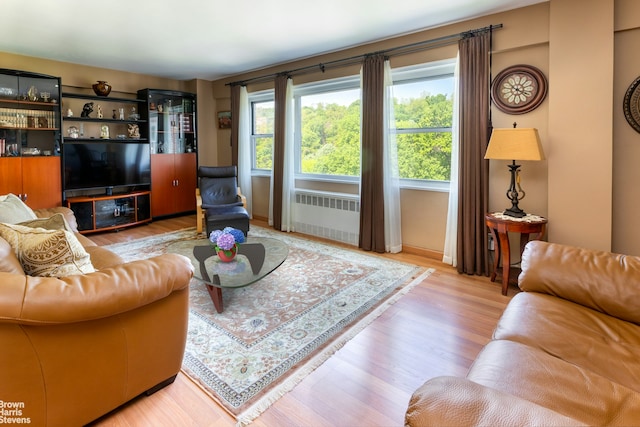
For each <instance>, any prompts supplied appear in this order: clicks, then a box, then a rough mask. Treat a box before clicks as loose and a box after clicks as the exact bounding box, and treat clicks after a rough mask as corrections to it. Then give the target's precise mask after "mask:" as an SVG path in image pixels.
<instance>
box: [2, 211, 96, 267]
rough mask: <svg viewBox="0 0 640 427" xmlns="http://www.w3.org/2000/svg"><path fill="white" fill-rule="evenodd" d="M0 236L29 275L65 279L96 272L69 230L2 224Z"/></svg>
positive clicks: (85, 252) (86, 254) (87, 255)
mask: <svg viewBox="0 0 640 427" xmlns="http://www.w3.org/2000/svg"><path fill="white" fill-rule="evenodd" d="M0 237H2V238H3V239H5V240H6V241H7V242H8V243H9V244H10V245H11V247H12V248H13V250H14V252H15V254H16V256H17V257H18V260H20V264H22V268H23V270H24V272H25V274H27V275H29V276H47V277H63V276H69V275H72V274H85V273H93V272H94V271H95V269H94V268H93V265H92V264H91V259H90V258H89V254H88V253H87V251H85V250H84V248H83V247H82V245H81V244H80V242H79V241H78V239H77V238H76V237H75V236H74V235H73V233H71V232H69V231H67V230H46V229H44V228H30V227H25V226H22V225H12V224H0Z"/></svg>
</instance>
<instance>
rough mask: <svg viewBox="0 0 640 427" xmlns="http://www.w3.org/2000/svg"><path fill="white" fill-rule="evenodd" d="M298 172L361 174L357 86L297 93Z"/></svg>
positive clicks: (358, 94)
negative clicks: (301, 94)
mask: <svg viewBox="0 0 640 427" xmlns="http://www.w3.org/2000/svg"><path fill="white" fill-rule="evenodd" d="M300 106H301V112H300V117H301V119H300V129H301V131H300V134H301V138H300V172H302V173H308V174H322V175H343V176H359V175H360V90H359V89H349V90H340V91H332V92H324V93H317V94H311V95H303V96H300Z"/></svg>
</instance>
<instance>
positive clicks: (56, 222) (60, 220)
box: [16, 213, 72, 231]
mask: <svg viewBox="0 0 640 427" xmlns="http://www.w3.org/2000/svg"><path fill="white" fill-rule="evenodd" d="M16 225H22V226H24V227H30V228H44V229H46V230H67V231H72V230H71V227H70V226H69V223H67V220H66V219H64V215H62V214H61V213H57V214H53V215H51V216H50V217H49V218H36V219H30V220H28V221H22V222H19V223H17V224H16Z"/></svg>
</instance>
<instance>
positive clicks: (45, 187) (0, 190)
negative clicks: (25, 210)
mask: <svg viewBox="0 0 640 427" xmlns="http://www.w3.org/2000/svg"><path fill="white" fill-rule="evenodd" d="M7 193H13V194H15V195H16V196H18V197H20V198H21V199H22V200H23V201H24V202H25V203H26V204H27V205H28V206H29V207H31V208H32V209H40V208H52V207H55V206H61V205H62V197H61V195H62V184H61V182H60V157H58V156H47V157H45V156H34V157H2V158H0V194H7Z"/></svg>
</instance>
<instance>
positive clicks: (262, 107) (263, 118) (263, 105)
mask: <svg viewBox="0 0 640 427" xmlns="http://www.w3.org/2000/svg"><path fill="white" fill-rule="evenodd" d="M252 106H253V123H252V125H253V126H252V133H253V134H254V135H273V117H274V102H273V101H267V102H254V103H253V104H252Z"/></svg>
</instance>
